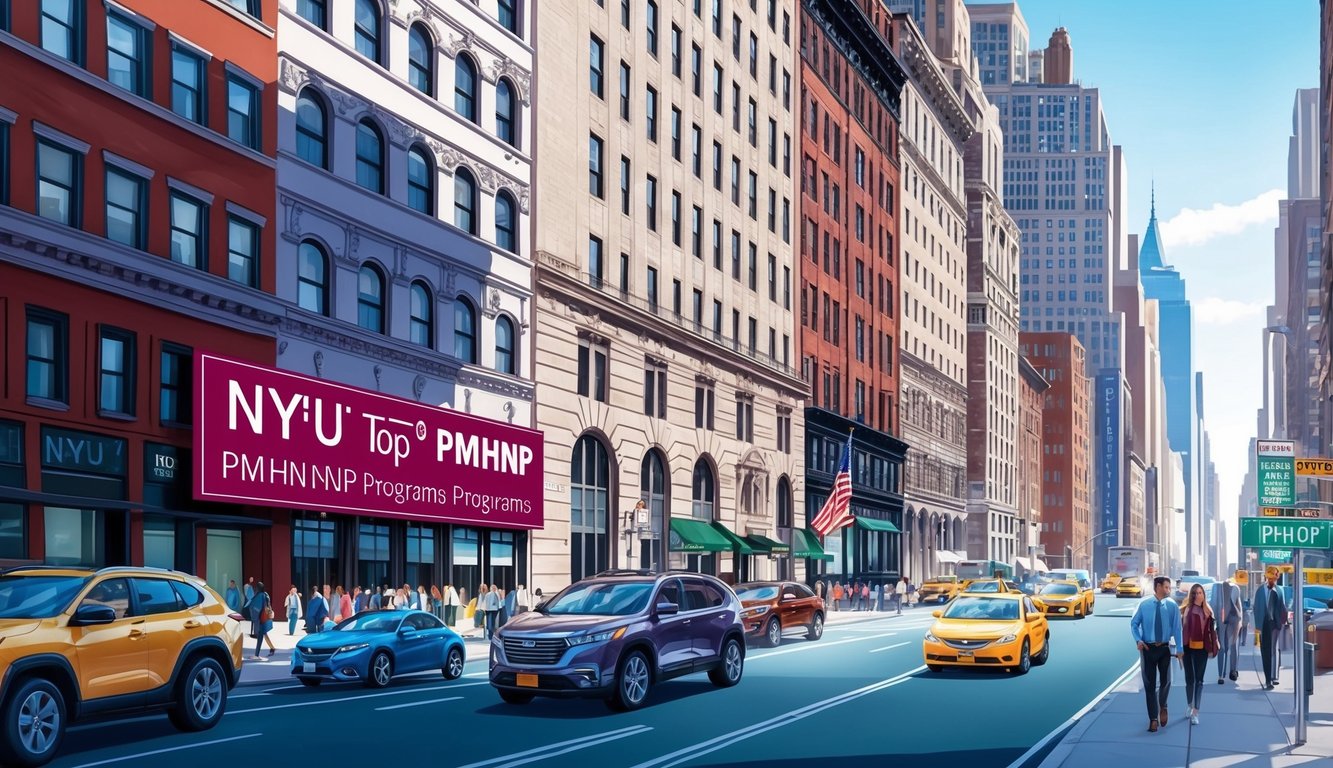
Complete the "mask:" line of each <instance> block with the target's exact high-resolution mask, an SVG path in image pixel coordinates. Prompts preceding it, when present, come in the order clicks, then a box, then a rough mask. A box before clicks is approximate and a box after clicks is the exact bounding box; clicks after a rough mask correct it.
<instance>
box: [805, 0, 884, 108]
mask: <svg viewBox="0 0 1333 768" xmlns="http://www.w3.org/2000/svg"><path fill="white" fill-rule="evenodd" d="M802 5H804V6H805V10H806V13H808V14H809V16H810V18H811V20H812V21H813V22H814V23H815V24H818V25H819V27H820V28H821V29H822V30H823V31H824V36H825V37H827V38H828V41H829V42H831V43H833V47H834V48H836V49H837V50H838V52H839V53H840V54H841V55H842V57H843V58H844V59H845V60H846V61H847V64H848V66H850V67H851V68H852V69H853V70H855V71H856V72H857V74H859V75H860V76H861V78H862V80H864V81H865V83H866V85H867V87H869V89H870V91H871V92H872V93H874V94H875V98H877V99H879V101H880V103H882V104H883V105H884V108H885V109H887V110H889V113H890V114H892V115H893V117H894V118H895V119H899V120H901V119H902V89H903V85H904V84H905V83H906V82H907V73H906V72H904V71H903V68H902V65H901V64H899V63H898V57H897V55H895V54H894V52H893V49H891V48H890V47H889V46H888V44H887V43H886V42H885V41H884V38H882V37H880V34H879V30H877V29H875V26H874V25H873V24H871V23H870V20H869V19H867V18H866V16H865V12H864V11H862V10H861V7H860V5H859V4H858V3H856V2H854V0H803V2H802Z"/></svg>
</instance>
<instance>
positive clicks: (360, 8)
mask: <svg viewBox="0 0 1333 768" xmlns="http://www.w3.org/2000/svg"><path fill="white" fill-rule="evenodd" d="M354 26H355V37H356V52H357V53H359V54H361V55H362V56H365V57H366V58H367V59H370V60H371V61H373V62H375V63H376V64H379V63H381V62H380V45H381V44H380V6H379V3H377V2H375V0H356V18H355V22H354Z"/></svg>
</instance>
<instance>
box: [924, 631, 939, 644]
mask: <svg viewBox="0 0 1333 768" xmlns="http://www.w3.org/2000/svg"><path fill="white" fill-rule="evenodd" d="M925 641H926V642H927V643H938V642H939V641H940V639H939V638H938V637H935V635H933V634H932V633H931V632H930V631H929V630H927V631H926V637H925Z"/></svg>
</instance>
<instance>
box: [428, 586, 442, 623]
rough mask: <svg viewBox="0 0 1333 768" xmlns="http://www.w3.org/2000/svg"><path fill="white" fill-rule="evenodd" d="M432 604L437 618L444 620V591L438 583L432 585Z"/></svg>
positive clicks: (432, 610) (432, 611)
mask: <svg viewBox="0 0 1333 768" xmlns="http://www.w3.org/2000/svg"><path fill="white" fill-rule="evenodd" d="M430 606H431V613H433V614H435V618H437V619H439V620H440V621H444V593H443V592H441V591H440V587H439V585H437V584H432V585H430Z"/></svg>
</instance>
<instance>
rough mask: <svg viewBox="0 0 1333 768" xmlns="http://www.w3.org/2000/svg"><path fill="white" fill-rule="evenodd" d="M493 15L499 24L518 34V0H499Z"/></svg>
mask: <svg viewBox="0 0 1333 768" xmlns="http://www.w3.org/2000/svg"><path fill="white" fill-rule="evenodd" d="M495 17H496V19H497V20H498V21H499V22H500V26H502V27H504V28H505V29H507V30H509V31H510V32H513V33H514V34H516V35H517V34H518V0H499V3H498V7H497V9H496V14H495Z"/></svg>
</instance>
